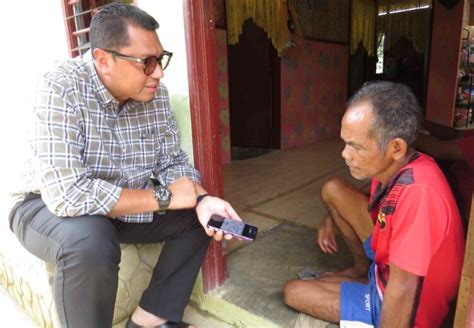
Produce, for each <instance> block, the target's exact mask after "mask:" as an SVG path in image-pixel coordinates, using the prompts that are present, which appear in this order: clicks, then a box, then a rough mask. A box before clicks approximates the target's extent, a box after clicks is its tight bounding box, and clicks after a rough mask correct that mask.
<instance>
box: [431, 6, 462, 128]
mask: <svg viewBox="0 0 474 328" xmlns="http://www.w3.org/2000/svg"><path fill="white" fill-rule="evenodd" d="M463 9H464V1H459V3H458V4H457V5H456V6H455V7H454V8H452V9H451V10H448V9H447V8H446V7H444V6H443V5H441V4H440V3H439V1H436V2H435V3H434V5H433V30H432V37H431V50H430V64H429V79H428V93H427V99H426V116H425V118H426V119H427V120H428V121H432V122H435V123H438V124H441V125H445V126H451V125H452V123H453V112H454V101H455V95H456V87H457V86H456V83H457V71H458V62H459V50H460V42H461V24H462V19H463Z"/></svg>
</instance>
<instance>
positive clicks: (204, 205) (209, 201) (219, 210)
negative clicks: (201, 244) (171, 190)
mask: <svg viewBox="0 0 474 328" xmlns="http://www.w3.org/2000/svg"><path fill="white" fill-rule="evenodd" d="M196 214H197V216H198V218H199V222H200V223H201V225H202V226H203V228H204V230H205V231H206V233H207V235H208V236H210V237H213V238H214V239H215V240H217V241H221V240H222V238H225V239H227V240H230V239H232V235H230V234H225V235H224V234H223V233H222V231H216V230H215V229H214V228H212V227H208V226H207V223H208V222H209V219H210V218H211V216H212V215H213V214H217V215H220V216H223V217H225V218H229V219H232V220H236V221H242V219H241V218H240V217H239V215H238V214H237V212H235V210H234V209H233V208H232V206H230V204H229V203H228V202H226V201H225V200H222V199H220V198H217V197H212V196H206V197H205V198H203V200H202V201H200V202H199V204H198V205H197V207H196Z"/></svg>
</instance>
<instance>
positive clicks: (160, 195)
mask: <svg viewBox="0 0 474 328" xmlns="http://www.w3.org/2000/svg"><path fill="white" fill-rule="evenodd" d="M153 180H154V179H153ZM153 184H154V187H155V199H156V201H157V202H158V204H159V205H160V208H159V209H158V214H159V215H163V214H165V213H166V210H167V209H168V206H170V201H171V191H170V190H169V189H168V187H166V186H165V185H162V184H161V183H159V182H158V181H156V180H155V181H153Z"/></svg>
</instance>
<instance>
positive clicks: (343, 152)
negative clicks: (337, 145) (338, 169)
mask: <svg viewBox="0 0 474 328" xmlns="http://www.w3.org/2000/svg"><path fill="white" fill-rule="evenodd" d="M341 156H342V158H344V159H345V160H348V159H349V150H348V149H347V145H346V146H344V149H343V150H342V153H341Z"/></svg>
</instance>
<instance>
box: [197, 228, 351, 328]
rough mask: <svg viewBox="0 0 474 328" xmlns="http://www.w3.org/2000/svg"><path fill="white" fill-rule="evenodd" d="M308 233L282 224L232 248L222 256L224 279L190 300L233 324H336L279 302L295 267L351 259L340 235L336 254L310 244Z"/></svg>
mask: <svg viewBox="0 0 474 328" xmlns="http://www.w3.org/2000/svg"><path fill="white" fill-rule="evenodd" d="M314 234H315V230H313V229H309V228H305V227H301V226H296V225H293V224H286V223H285V224H280V225H279V226H277V227H275V228H273V229H272V230H270V231H268V232H267V233H265V234H264V235H263V236H259V237H260V238H259V239H257V241H255V242H253V243H251V244H248V245H246V246H245V247H240V248H238V249H237V250H235V251H234V252H233V253H231V254H230V255H229V256H228V270H229V274H230V278H228V280H227V281H226V282H225V284H224V285H223V286H221V287H219V288H217V289H215V290H213V291H212V292H210V293H208V294H205V295H202V294H201V295H200V296H197V297H196V296H195V298H194V299H193V302H194V303H193V304H195V306H196V307H198V308H199V309H200V310H201V311H203V312H207V313H209V315H210V316H212V317H215V318H218V319H219V320H221V321H223V322H226V323H227V324H229V325H232V326H238V327H334V326H336V327H337V325H331V324H329V323H327V322H323V321H320V320H316V319H314V318H312V317H309V316H305V315H302V314H300V313H298V312H296V311H293V310H292V309H290V308H288V307H287V306H286V305H285V304H284V303H283V297H282V287H283V285H284V283H285V282H286V281H287V280H290V279H295V278H296V277H297V273H298V272H300V271H301V270H303V269H305V268H311V269H313V270H315V271H318V270H323V271H336V270H340V269H343V268H345V267H348V266H349V265H351V264H352V258H351V255H350V251H349V249H348V248H347V246H346V245H345V243H344V242H343V241H342V239H338V243H339V252H338V254H336V255H333V256H330V255H326V254H324V253H322V252H321V251H320V250H319V248H318V247H316V245H315V244H314Z"/></svg>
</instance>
